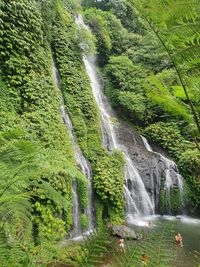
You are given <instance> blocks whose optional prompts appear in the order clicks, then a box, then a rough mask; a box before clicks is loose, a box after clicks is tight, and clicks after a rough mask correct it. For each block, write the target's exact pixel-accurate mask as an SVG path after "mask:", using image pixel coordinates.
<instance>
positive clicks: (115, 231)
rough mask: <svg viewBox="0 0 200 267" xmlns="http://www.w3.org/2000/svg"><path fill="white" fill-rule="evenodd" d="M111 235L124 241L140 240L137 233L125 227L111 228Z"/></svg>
mask: <svg viewBox="0 0 200 267" xmlns="http://www.w3.org/2000/svg"><path fill="white" fill-rule="evenodd" d="M110 230H111V234H112V235H114V236H118V237H120V238H124V239H135V240H136V239H138V236H137V234H136V233H135V231H134V230H133V229H131V228H129V227H127V226H124V225H113V226H112V227H111V229H110Z"/></svg>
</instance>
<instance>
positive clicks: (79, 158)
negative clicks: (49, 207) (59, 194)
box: [53, 60, 94, 237]
mask: <svg viewBox="0 0 200 267" xmlns="http://www.w3.org/2000/svg"><path fill="white" fill-rule="evenodd" d="M53 77H54V81H55V84H56V86H57V88H58V89H59V90H60V92H61V89H60V83H59V80H60V79H59V74H58V70H57V68H56V64H55V61H54V60H53ZM60 112H61V115H62V118H63V121H64V123H65V125H66V127H67V130H68V132H69V135H70V138H71V141H72V145H73V148H74V151H75V157H76V163H77V165H78V167H79V168H80V170H81V172H82V173H83V174H84V175H85V176H86V177H87V179H88V207H87V208H86V211H85V213H86V215H87V218H88V229H87V231H89V232H90V231H91V230H92V229H93V228H94V223H93V212H92V210H93V208H92V173H91V167H90V164H89V162H88V161H87V160H86V159H85V157H84V156H83V154H82V152H81V149H80V147H79V146H78V143H77V141H76V137H75V134H74V132H73V126H72V123H71V120H70V118H69V116H68V114H67V112H66V110H65V106H64V100H63V97H62V92H61V106H60ZM72 204H73V230H72V232H71V234H70V236H71V237H78V236H81V235H82V231H81V214H80V207H79V200H78V193H77V183H76V181H73V184H72Z"/></svg>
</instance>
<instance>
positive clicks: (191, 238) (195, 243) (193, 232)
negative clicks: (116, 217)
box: [130, 216, 200, 267]
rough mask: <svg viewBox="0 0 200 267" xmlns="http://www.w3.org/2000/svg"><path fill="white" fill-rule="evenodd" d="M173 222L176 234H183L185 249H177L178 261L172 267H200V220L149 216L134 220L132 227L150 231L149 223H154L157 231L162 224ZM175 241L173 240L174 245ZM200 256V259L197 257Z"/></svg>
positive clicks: (153, 227)
mask: <svg viewBox="0 0 200 267" xmlns="http://www.w3.org/2000/svg"><path fill="white" fill-rule="evenodd" d="M169 221H170V222H171V225H172V226H173V228H174V231H175V233H177V232H179V233H181V236H182V238H183V247H176V246H174V249H175V250H176V251H175V252H176V260H175V262H174V263H173V265H172V267H196V266H200V219H194V218H191V217H186V216H177V217H174V216H148V217H143V218H137V219H133V220H132V221H131V224H130V226H131V227H133V228H134V229H135V230H138V229H140V230H141V229H143V230H144V231H146V230H147V231H149V228H148V223H149V222H151V223H152V229H153V230H156V228H158V227H159V226H160V224H166V223H169ZM173 243H174V239H173V240H172V244H173ZM197 254H198V257H197V256H196V255H197Z"/></svg>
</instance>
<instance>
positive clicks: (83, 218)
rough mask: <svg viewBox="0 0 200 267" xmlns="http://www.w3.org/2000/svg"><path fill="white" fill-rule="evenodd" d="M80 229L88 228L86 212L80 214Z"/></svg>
mask: <svg viewBox="0 0 200 267" xmlns="http://www.w3.org/2000/svg"><path fill="white" fill-rule="evenodd" d="M81 229H82V230H83V231H84V230H87V229H88V218H87V215H86V214H81Z"/></svg>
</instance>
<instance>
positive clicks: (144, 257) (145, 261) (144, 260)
mask: <svg viewBox="0 0 200 267" xmlns="http://www.w3.org/2000/svg"><path fill="white" fill-rule="evenodd" d="M141 261H142V264H143V265H147V261H148V257H147V255H146V254H145V253H143V254H142V256H141Z"/></svg>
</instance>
